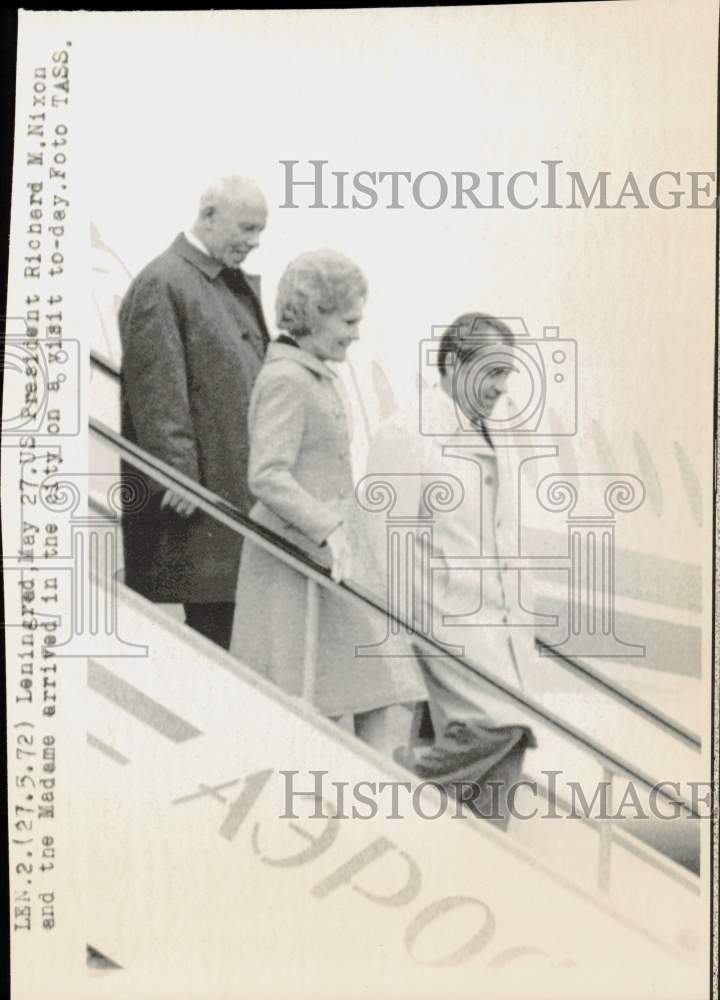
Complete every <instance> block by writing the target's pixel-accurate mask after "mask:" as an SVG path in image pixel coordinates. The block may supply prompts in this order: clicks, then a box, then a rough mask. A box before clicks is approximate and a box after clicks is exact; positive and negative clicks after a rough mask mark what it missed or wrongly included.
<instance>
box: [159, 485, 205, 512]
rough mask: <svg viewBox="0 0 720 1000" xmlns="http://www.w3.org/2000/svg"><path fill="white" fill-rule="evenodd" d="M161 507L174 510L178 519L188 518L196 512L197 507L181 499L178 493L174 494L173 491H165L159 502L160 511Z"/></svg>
mask: <svg viewBox="0 0 720 1000" xmlns="http://www.w3.org/2000/svg"><path fill="white" fill-rule="evenodd" d="M163 507H169V508H170V510H174V511H175V513H176V514H179V515H180V517H190V515H191V514H194V513H195V511H196V510H197V507H196V505H195V504H194V503H192V501H190V500H185V499H184V497H181V496H180V494H179V493H175V492H174V491H173V490H165V493H164V494H163V498H162V500H161V501H160V509H161V510H162V508H163Z"/></svg>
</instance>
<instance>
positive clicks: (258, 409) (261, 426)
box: [248, 376, 343, 545]
mask: <svg viewBox="0 0 720 1000" xmlns="http://www.w3.org/2000/svg"><path fill="white" fill-rule="evenodd" d="M304 424H305V403H304V396H303V393H302V391H300V389H299V387H298V385H297V383H296V382H294V381H293V380H292V379H291V378H288V377H286V376H280V377H277V376H276V377H273V378H267V379H259V380H258V382H257V383H256V385H255V390H254V395H253V401H252V406H251V415H250V464H249V472H248V478H249V485H250V490H251V492H252V493H253V494H254V496H256V497H257V499H258V500H260V501H262V503H264V504H265V506H266V507H268V508H269V509H270V510H271V511H273V513H274V514H277V516H278V517H280V518H281V519H282V520H283V521H285V522H286V523H287V524H289V525H292V526H293V527H295V528H297V529H298V530H299V531H301V532H302V533H303V534H304V535H307V536H308V538H311V539H312V541H313V542H315V544H316V545H322V543H323V542H324V541H325V540H326V538H327V537H328V535H329V534H330V533H331V532H332V531H333V530H334V529H335V528H336V527H337V526H338V525H339V524H341V523H342V520H343V519H342V517H341V516H340V514H339V512H338V511H337V510H335V509H333V507H332V506H331V505H330V504H327V503H323V502H322V501H321V500H318V499H317V498H316V497H314V496H312V495H311V494H310V493H308V491H307V490H306V489H304V488H303V487H302V486H301V485H300V483H299V482H298V481H297V479H296V478H295V476H294V475H293V470H294V468H295V464H296V462H297V458H298V455H299V453H300V449H301V447H302V439H303V429H304Z"/></svg>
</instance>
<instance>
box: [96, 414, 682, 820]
mask: <svg viewBox="0 0 720 1000" xmlns="http://www.w3.org/2000/svg"><path fill="white" fill-rule="evenodd" d="M90 429H91V431H92V432H93V433H95V434H96V435H98V436H99V437H100V438H101V439H102V440H104V441H105V442H106V443H107V444H109V445H110V446H111V447H112V448H113V449H114V450H115V451H117V452H119V453H120V454H121V455H122V456H123V457H124V458H125V459H126V460H127V461H128V462H129V463H130V464H131V465H133V466H134V467H136V468H138V469H140V470H141V471H143V472H144V473H145V474H146V475H149V476H150V477H151V478H152V479H153V480H154V481H155V482H158V483H160V484H161V485H163V486H165V487H169V488H171V489H173V490H175V491H177V492H178V493H179V494H181V495H182V496H183V497H184V498H185V499H188V500H191V501H192V502H193V503H194V504H195V506H196V507H198V508H200V509H201V510H203V511H205V512H206V513H207V514H209V515H210V516H211V517H213V518H215V520H217V521H219V522H220V523H222V524H225V525H226V526H227V527H229V528H231V529H232V530H234V531H236V532H238V533H239V534H241V535H243V536H245V537H247V538H250V539H252V541H253V542H254V543H255V544H258V545H260V546H261V547H263V548H265V549H266V550H268V551H270V552H272V554H273V555H274V556H276V557H277V558H280V559H282V561H283V562H285V563H287V564H288V565H290V566H292V567H293V568H294V569H297V570H299V571H300V572H301V573H303V575H305V576H306V577H309V578H310V579H312V580H314V581H316V582H317V583H319V584H321V585H322V586H323V587H326V588H328V589H329V590H332V591H335V592H336V593H338V594H342V595H343V596H345V597H347V598H349V599H351V600H355V601H357V602H358V603H360V604H361V605H363V606H365V607H370V608H372V609H374V610H375V611H378V612H380V613H381V614H382V615H383V616H384V617H385V618H386V619H389V620H393V621H395V622H397V623H398V624H399V625H400V626H401V627H403V628H404V629H406V631H407V632H408V633H409V634H412V636H413V641H414V642H416V643H419V644H420V646H421V647H423V648H425V649H428V650H429V651H430V652H431V653H432V654H433V655H434V656H438V655H440V656H442V657H443V658H444V660H445V662H446V663H447V665H448V666H449V667H450V668H451V669H453V670H455V671H457V673H458V674H461V675H463V676H466V675H467V672H468V670H472V671H473V673H475V674H476V675H477V676H479V677H480V678H482V680H483V681H484V682H485V683H487V684H489V685H490V686H491V687H493V688H495V689H496V690H498V691H500V692H502V693H503V694H504V695H506V696H507V697H508V698H510V699H511V700H512V701H514V702H515V703H516V704H518V705H521V706H522V707H523V708H524V709H525V710H526V711H528V712H529V713H530V714H531V715H532V716H534V717H535V718H537V719H538V720H540V721H542V722H544V723H545V724H547V725H549V726H550V727H551V728H552V729H554V730H556V731H558V732H560V733H562V734H563V736H565V737H566V738H568V739H569V740H570V741H571V742H572V743H574V744H575V745H577V746H579V747H581V748H582V749H583V750H584V751H585V752H587V753H590V754H591V755H592V756H593V757H595V758H596V759H597V760H598V761H599V762H600V763H601V764H602V765H603V767H604V768H605V769H607V770H608V771H611V772H612V773H614V774H618V775H623V776H625V777H626V778H629V779H630V780H631V781H637V782H639V783H640V784H641V785H644V786H646V787H647V788H650V789H653V788H655V789H657V792H658V794H660V795H662V796H663V798H665V799H667V800H668V801H669V802H671V803H673V804H676V805H678V806H679V807H680V808H681V809H683V810H685V811H686V812H687V813H689V814H690V815H691V816H693V817H695V818H699V813H698V812H697V810H696V809H695V807H694V806H693V805H692V804H691V803H690V802H689V801H687V800H686V799H685V798H684V797H683V796H675V795H671V794H669V793H668V792H667V791H665V789H664V788H659V787H658V785H659V783H658V782H657V781H655V780H653V779H652V778H651V777H650V776H649V775H647V774H645V773H644V772H643V771H641V770H639V769H638V768H636V767H634V766H633V765H631V764H629V763H628V762H627V761H625V760H623V759H622V758H621V757H618V756H616V755H615V754H613V753H612V752H611V751H610V750H608V749H607V748H605V747H604V746H602V745H601V744H599V743H596V742H594V741H593V740H591V739H589V738H588V737H587V736H585V734H584V733H582V732H581V731H580V730H578V729H576V728H575V727H574V726H572V725H571V724H570V723H568V722H566V721H565V720H564V719H561V718H560V717H559V716H557V715H555V714H554V713H552V712H550V711H548V710H547V709H546V708H544V707H543V706H542V705H540V704H539V703H537V702H536V701H535V700H534V699H532V698H530V697H528V696H527V695H525V694H523V693H521V692H519V691H517V690H516V689H514V688H513V687H511V686H510V685H509V684H506V683H505V682H503V681H501V680H500V679H499V678H496V677H493V676H492V675H490V674H488V673H486V672H485V671H484V670H482V668H480V667H478V666H476V665H474V664H472V663H470V662H468V661H467V660H465V659H464V658H463V657H461V656H458V655H456V654H454V653H451V652H449V651H448V650H446V649H445V648H444V647H443V646H442V645H441V644H440V643H437V642H435V641H434V640H433V639H431V638H429V637H427V636H424V635H422V634H420V633H418V632H416V630H415V629H414V628H413V626H412V624H410V623H409V622H406V621H404V620H403V619H402V618H401V617H400V616H399V615H397V614H396V613H394V612H391V611H389V610H388V609H387V608H386V607H385V606H384V605H383V604H382V603H381V602H380V601H379V600H378V599H377V598H376V597H375V596H373V595H372V594H371V593H369V592H368V591H366V590H365V589H364V588H361V587H359V586H358V585H357V584H352V585H350V584H348V583H346V582H342V583H336V582H335V581H334V580H332V578H331V576H330V572H329V570H327V569H326V568H325V567H323V566H320V565H319V564H317V563H316V562H314V560H313V559H311V558H310V556H308V555H307V553H305V552H304V551H303V550H302V549H300V548H298V547H297V546H295V545H292V544H291V543H289V542H288V541H286V540H285V539H284V538H282V537H281V536H279V535H276V534H275V532H273V531H270V530H269V529H267V528H265V527H262V526H260V525H258V524H257V523H256V522H254V521H252V520H251V519H250V518H248V517H246V516H245V515H243V514H241V513H240V512H239V511H238V510H237V509H236V508H235V507H233V505H232V504H230V503H228V502H227V501H226V500H223V499H222V498H220V497H218V496H217V495H216V494H215V493H213V492H212V491H211V490H208V489H206V488H205V487H204V486H201V485H200V484H199V483H197V482H195V481H194V480H192V479H190V478H188V477H187V476H185V475H183V474H182V473H180V472H178V471H177V470H176V469H174V468H173V467H172V466H170V465H168V464H167V463H166V462H163V461H161V460H160V459H158V458H155V457H154V456H152V455H150V454H149V453H147V452H145V451H143V449H141V448H139V447H138V446H137V445H135V444H133V443H132V442H130V441H127V440H126V439H125V438H123V437H122V436H121V435H120V434H118V433H117V432H116V431H113V430H111V429H110V428H109V427H107V426H106V425H105V424H104V423H103V422H102V421H99V420H97V419H95V418H93V417H91V418H90Z"/></svg>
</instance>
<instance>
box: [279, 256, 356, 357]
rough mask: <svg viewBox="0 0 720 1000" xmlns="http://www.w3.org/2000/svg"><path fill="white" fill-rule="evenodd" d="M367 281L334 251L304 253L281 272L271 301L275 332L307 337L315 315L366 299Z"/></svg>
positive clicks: (353, 265)
mask: <svg viewBox="0 0 720 1000" xmlns="http://www.w3.org/2000/svg"><path fill="white" fill-rule="evenodd" d="M367 290H368V285H367V279H366V278H365V275H364V274H363V273H362V271H361V270H360V268H359V267H358V266H357V264H355V263H353V261H351V260H349V259H348V258H347V257H344V256H343V255H342V254H340V253H338V252H337V250H328V249H322V250H308V251H307V252H306V253H301V254H300V256H299V257H296V258H295V259H294V260H292V261H291V262H290V263H289V264H288V266H287V267H286V268H285V271H284V273H283V276H282V277H281V278H280V283H279V285H278V291H277V298H276V300H275V318H276V322H277V326H278V329H280V330H285V331H286V332H287V333H290V334H292V335H293V336H295V337H302V336H303V335H305V334H308V333H310V331H311V329H312V320H313V318H314V316H315V315H317V313H326V314H327V313H334V312H337V311H338V310H340V309H343V308H344V307H346V306H349V305H350V304H351V303H353V302H355V300H356V299H364V298H365V297H366V296H367Z"/></svg>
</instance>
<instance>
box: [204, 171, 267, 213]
mask: <svg viewBox="0 0 720 1000" xmlns="http://www.w3.org/2000/svg"><path fill="white" fill-rule="evenodd" d="M250 201H260V202H263V203H264V202H265V195H264V194H263V193H262V191H261V190H260V188H259V187H258V185H257V184H256V182H255V181H254V180H251V179H250V178H249V177H238V176H235V175H230V176H228V177H220V178H219V179H218V180H216V181H214V182H213V183H212V184H211V185H210V186H209V187H208V188H206V189H205V191H203V193H202V195H201V196H200V208H199V214H200V215H202V214H203V212H204V211H205V209H208V208H219V207H220V206H222V205H228V204H231V205H241V204H245V203H246V202H250Z"/></svg>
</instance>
